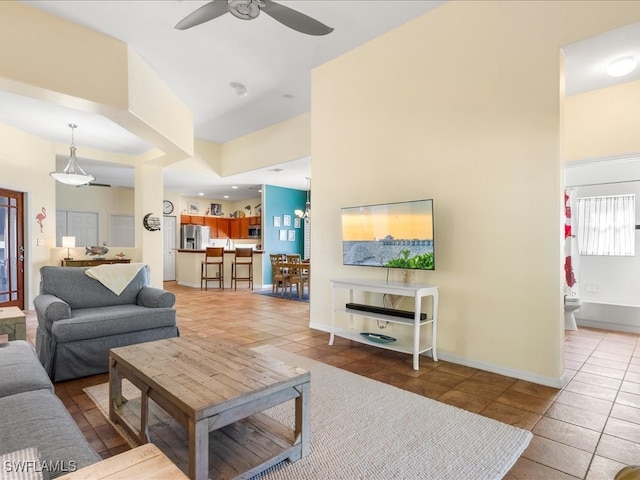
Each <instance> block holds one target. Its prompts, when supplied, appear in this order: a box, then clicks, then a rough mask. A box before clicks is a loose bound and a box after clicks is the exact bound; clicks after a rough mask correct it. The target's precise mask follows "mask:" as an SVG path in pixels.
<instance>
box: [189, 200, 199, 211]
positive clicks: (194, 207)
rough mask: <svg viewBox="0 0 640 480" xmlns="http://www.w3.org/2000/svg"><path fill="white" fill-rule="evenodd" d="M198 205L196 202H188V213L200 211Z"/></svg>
mask: <svg viewBox="0 0 640 480" xmlns="http://www.w3.org/2000/svg"><path fill="white" fill-rule="evenodd" d="M198 211H199V210H198V205H196V204H195V203H191V202H189V203H187V213H198Z"/></svg>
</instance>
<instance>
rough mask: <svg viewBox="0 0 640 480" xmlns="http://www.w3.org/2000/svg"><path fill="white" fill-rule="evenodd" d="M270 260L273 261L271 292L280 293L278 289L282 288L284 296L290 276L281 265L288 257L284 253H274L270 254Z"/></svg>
mask: <svg viewBox="0 0 640 480" xmlns="http://www.w3.org/2000/svg"><path fill="white" fill-rule="evenodd" d="M269 258H270V259H271V292H272V293H278V289H279V288H282V295H284V291H285V290H286V288H287V283H288V280H289V275H288V274H287V271H286V268H283V267H282V265H281V264H282V263H283V262H284V261H285V260H286V257H285V255H284V254H283V253H272V254H269Z"/></svg>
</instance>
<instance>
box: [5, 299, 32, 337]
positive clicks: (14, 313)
mask: <svg viewBox="0 0 640 480" xmlns="http://www.w3.org/2000/svg"><path fill="white" fill-rule="evenodd" d="M3 333H6V334H8V335H9V340H26V339H27V329H26V317H25V314H24V312H23V311H22V310H20V309H19V308H18V307H3V308H0V334H3Z"/></svg>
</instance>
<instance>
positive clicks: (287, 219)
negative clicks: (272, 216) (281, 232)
mask: <svg viewBox="0 0 640 480" xmlns="http://www.w3.org/2000/svg"><path fill="white" fill-rule="evenodd" d="M282 226H283V227H290V226H291V215H283V216H282Z"/></svg>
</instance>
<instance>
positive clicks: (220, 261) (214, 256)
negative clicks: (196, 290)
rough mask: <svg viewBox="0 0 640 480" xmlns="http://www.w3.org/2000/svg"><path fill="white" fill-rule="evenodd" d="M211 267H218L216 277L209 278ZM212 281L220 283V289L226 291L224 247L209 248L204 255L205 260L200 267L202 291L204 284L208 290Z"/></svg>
mask: <svg viewBox="0 0 640 480" xmlns="http://www.w3.org/2000/svg"><path fill="white" fill-rule="evenodd" d="M209 266H217V267H218V270H217V271H216V272H212V273H215V276H213V277H210V276H209ZM210 281H215V282H218V287H219V288H220V289H221V290H224V248H222V247H207V249H206V250H205V254H204V260H202V262H201V265H200V289H201V290H202V284H203V283H204V289H205V290H207V289H208V284H209V282H210Z"/></svg>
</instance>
